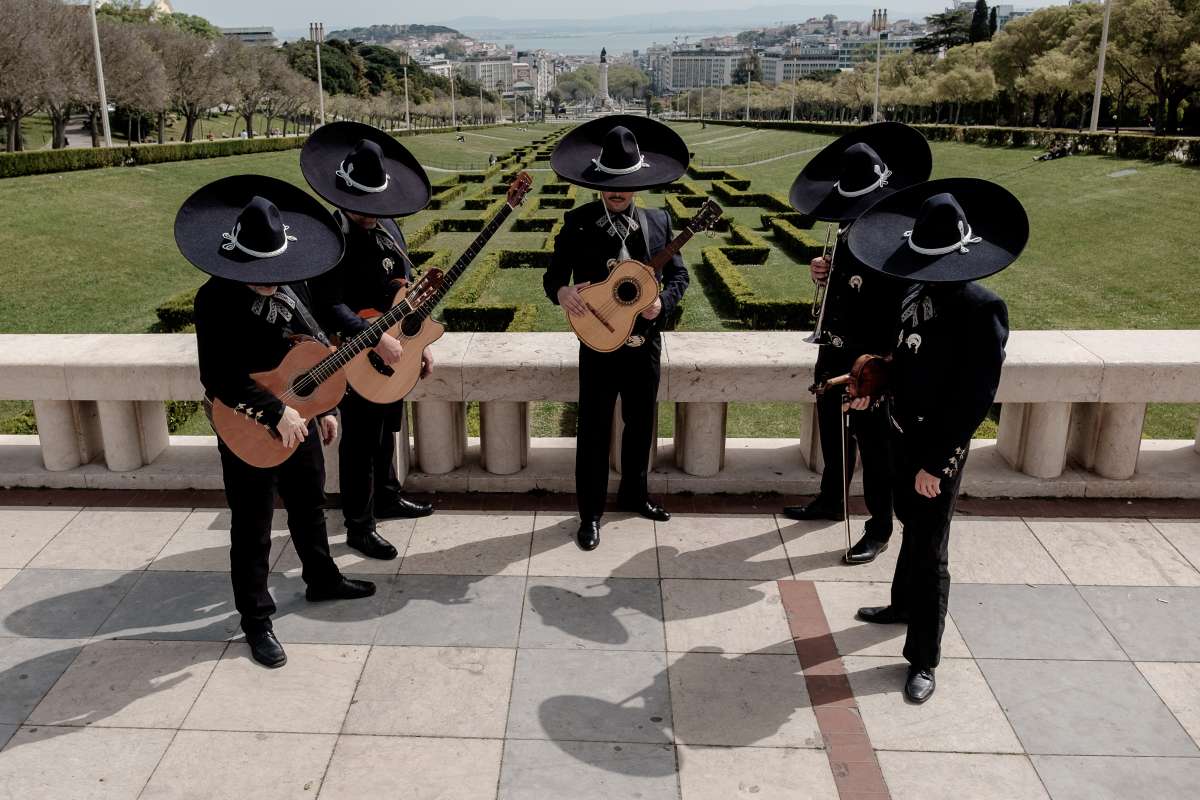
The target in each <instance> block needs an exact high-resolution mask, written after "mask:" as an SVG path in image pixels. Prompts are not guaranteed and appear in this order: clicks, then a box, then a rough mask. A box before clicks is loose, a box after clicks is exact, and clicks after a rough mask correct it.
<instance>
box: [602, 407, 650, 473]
mask: <svg viewBox="0 0 1200 800" xmlns="http://www.w3.org/2000/svg"><path fill="white" fill-rule="evenodd" d="M624 437H625V420H624V419H622V418H621V398H620V397H618V398H617V402H616V405H615V406H614V408H613V422H612V433H611V436H610V438H609V446H608V465H609V466H610V467H612V469H613V471H614V472H616V473H617V474H618V475H620V474H621V443H622V441H624ZM657 462H658V409H657V406H656V407H655V412H654V433H653V434H652V435H651V437H650V469H651V470H653V469H654V465H655V463H657Z"/></svg>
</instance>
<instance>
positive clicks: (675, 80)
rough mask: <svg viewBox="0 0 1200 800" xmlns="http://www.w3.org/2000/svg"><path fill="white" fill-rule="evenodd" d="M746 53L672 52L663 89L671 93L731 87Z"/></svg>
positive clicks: (666, 63)
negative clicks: (710, 87)
mask: <svg viewBox="0 0 1200 800" xmlns="http://www.w3.org/2000/svg"><path fill="white" fill-rule="evenodd" d="M745 57H746V51H745V50H735V51H730V50H672V51H669V52H668V53H667V56H666V58H665V59H664V60H663V62H662V73H663V75H662V81H661V84H662V85H661V88H662V89H663V90H665V91H669V92H678V91H682V90H685V89H699V88H702V87H705V86H728V85H729V84H731V83H733V73H734V70H736V69H737V65H738V64H739V63H740V62H741V61H742V59H744V58H745Z"/></svg>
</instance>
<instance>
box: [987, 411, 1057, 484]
mask: <svg viewBox="0 0 1200 800" xmlns="http://www.w3.org/2000/svg"><path fill="white" fill-rule="evenodd" d="M1070 435H1071V404H1070V403H1004V404H1003V405H1002V406H1001V408H1000V430H999V433H998V435H997V441H996V447H997V449H998V450H999V452H1000V455H1001V456H1003V457H1004V460H1005V461H1007V462H1008V463H1009V465H1011V466H1012V467H1013V469H1017V470H1020V471H1021V472H1023V473H1025V474H1026V475H1029V476H1032V477H1034V478H1044V479H1050V478H1057V477H1059V476H1060V475H1062V473H1063V469H1065V468H1066V465H1067V441H1068V439H1069V438H1070Z"/></svg>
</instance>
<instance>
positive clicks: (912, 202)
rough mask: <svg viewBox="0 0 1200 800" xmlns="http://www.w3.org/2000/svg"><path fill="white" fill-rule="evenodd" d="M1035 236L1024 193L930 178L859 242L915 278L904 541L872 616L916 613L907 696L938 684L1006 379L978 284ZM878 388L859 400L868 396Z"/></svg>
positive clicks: (995, 308)
mask: <svg viewBox="0 0 1200 800" xmlns="http://www.w3.org/2000/svg"><path fill="white" fill-rule="evenodd" d="M1028 237H1029V221H1028V218H1027V217H1026V215H1025V211H1024V209H1023V208H1022V207H1021V204H1020V203H1019V202H1018V201H1017V199H1016V198H1015V197H1013V196H1012V195H1011V194H1009V193H1008V192H1007V191H1006V190H1004V189H1003V188H1001V187H999V186H997V185H996V184H993V183H989V182H987V181H982V180H976V179H967V178H959V179H948V180H938V181H931V182H929V183H925V184H922V185H920V186H916V187H912V188H910V189H906V190H904V191H901V192H897V193H896V194H895V195H893V196H892V197H889V198H887V199H885V200H883V201H881V202H880V203H879V204H878V205H876V206H874V207H873V208H872V209H871V210H870V211H868V212H867V213H866V214H864V215H863V217H862V218H861V219H860V220H859V221H858V222H857V223H855V225H854V227H853V228H852V229H851V231H850V235H849V237H848V242H847V243H848V245H849V249H850V251H851V252H852V253H853V254H854V255H855V257H856V258H858V259H859V260H860V261H862V262H863V263H864V264H865V265H866V266H867V267H868V268H870V269H872V270H875V271H878V272H881V273H883V274H886V275H891V276H894V277H901V278H904V279H905V280H907V281H909V282H910V285H909V287H908V289H907V291H906V292H905V294H904V298H903V300H902V303H901V312H900V331H899V333H898V335H897V340H896V345H895V348H894V351H893V365H892V370H891V373H892V380H891V383H892V387H891V394H892V401H891V405H892V411H891V413H892V419H893V421H894V429H895V438H894V441H893V445H892V449H893V452H892V455H893V458H892V465H893V466H892V474H893V478H894V484H893V492H894V498H895V504H896V515H897V517H898V518H899V519H900V523H901V525H903V542H902V544H901V546H900V557H899V560H898V561H897V564H896V573H895V576H894V578H893V579H892V593H891V603H890V604H889V605H887V606H879V607H866V608H861V609H859V611H858V617H859V619H861V620H863V621H864V622H874V623H895V622H907V623H908V634H907V636H906V638H905V642H904V657H905V658H906V659H907V660H908V662H909V671H908V677H907V680H906V682H905V687H904V692H905V695H906V696H907V697H908V699H909V700H911V701H912V702H914V703H923V702H925V701H926V700H928V699H929V697H930V696H931V695H932V694H933V691H934V689H935V687H936V680H935V677H934V670H935V669H936V668H937V666H938V663H939V662H940V660H941V640H942V632H943V630H944V628H945V620H946V604H947V601H948V598H949V593H950V570H949V563H948V561H949V558H948V552H949V537H950V523H951V519H952V518H953V516H954V506H955V502H956V500H957V498H958V492H959V488H960V486H961V482H962V475H963V467H964V466H965V465H966V461H967V456H968V454H969V452H970V449H971V437H972V435H973V434H974V432H975V430H976V428H978V427H979V424H980V423H981V422H982V421H983V419H984V417H985V416H986V415H987V413H988V410H989V409H990V408H991V405H992V402H993V401H994V399H995V396H996V388H997V386H998V385H999V383H1000V369H1001V366H1002V364H1003V362H1004V346H1005V343H1006V342H1007V340H1008V310H1007V308H1006V306H1005V304H1004V301H1003V300H1001V299H1000V298H999V297H998V296H996V295H995V294H994V293H993V292H992V291H991V290H989V289H986V288H984V287H983V286H981V285H979V284H978V283H975V281H976V280H979V279H982V278H985V277H987V276H989V275H992V274H995V273H996V272H999V271H1000V270H1002V269H1004V268H1005V267H1007V266H1008V265H1009V264H1011V263H1012V262H1013V261H1014V260H1016V258H1017V256H1018V255H1019V254H1020V252H1021V250H1022V248H1023V247H1024V246H1025V243H1026V241H1027V240H1028ZM871 401H872V400H871V398H859V399H856V400H855V401H854V404H855V405H856V406H858V407H862V406H865V405H867V404H869V403H870V402H871Z"/></svg>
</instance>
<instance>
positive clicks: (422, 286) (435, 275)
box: [405, 267, 445, 308]
mask: <svg viewBox="0 0 1200 800" xmlns="http://www.w3.org/2000/svg"><path fill="white" fill-rule="evenodd" d="M444 279H445V274H444V273H443V272H442V271H441V270H440V269H437V268H436V267H435V268H433V269H431V270H429V271H428V272H426V273H425V274H424V275H422V276H421V279H420V280H418V281H417V282H416V283H414V284H413V285H412V286H411V287H410V288H409V290H408V295H407V296H406V297H405V300H407V301H408V305H409V306H410V307H412V308H420V307H421V306H423V305H424V304H425V303H426V302H428V301H429V300H430V299H432V298H434V297H436V296H437V293H438V291H439V290H440V289H441V288H442V282H443V280H444Z"/></svg>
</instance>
